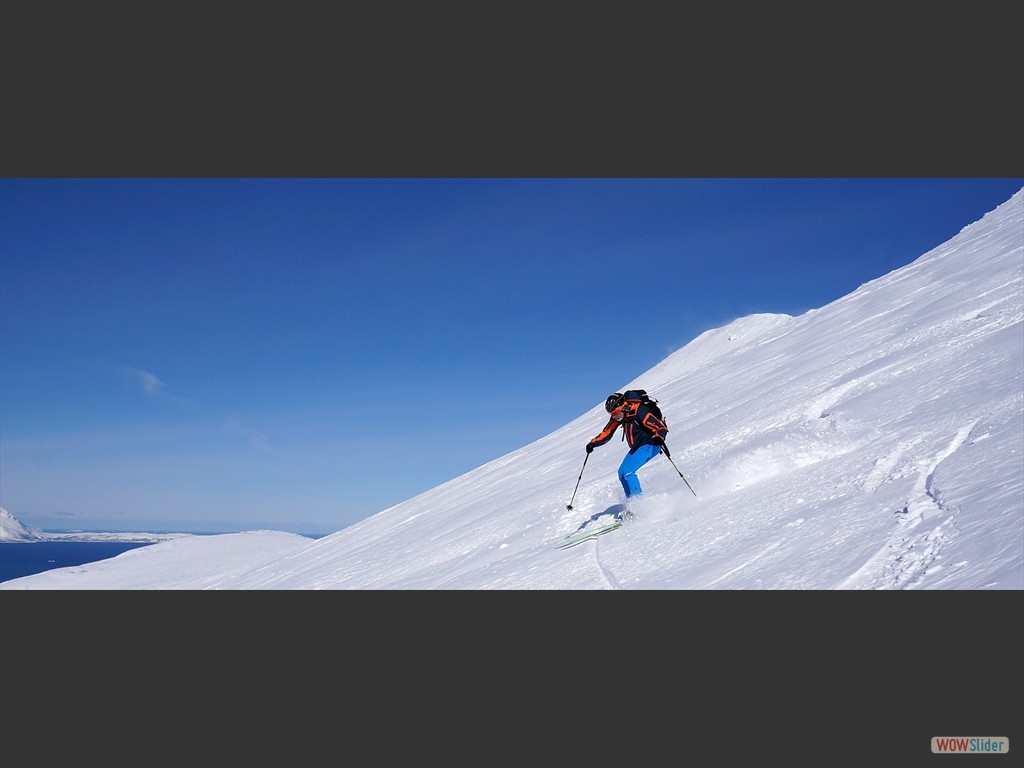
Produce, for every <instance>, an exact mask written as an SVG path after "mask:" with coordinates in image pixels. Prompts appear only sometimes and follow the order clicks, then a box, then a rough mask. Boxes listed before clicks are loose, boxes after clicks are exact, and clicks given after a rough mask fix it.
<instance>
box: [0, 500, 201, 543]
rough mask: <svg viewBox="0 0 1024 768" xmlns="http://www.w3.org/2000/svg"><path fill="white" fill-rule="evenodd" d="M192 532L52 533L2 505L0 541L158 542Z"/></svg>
mask: <svg viewBox="0 0 1024 768" xmlns="http://www.w3.org/2000/svg"><path fill="white" fill-rule="evenodd" d="M192 535H193V534H190V533H134V532H131V533H122V532H117V533H104V532H91V531H90V532H85V531H74V532H66V533H51V532H48V531H43V530H40V529H39V528H36V527H35V526H31V525H25V524H24V523H22V522H21V521H20V520H19V519H18V518H16V517H15V516H14V515H12V514H11V513H10V512H8V511H7V510H6V509H4V508H3V507H0V543H3V544H14V543H21V544H24V543H32V542H37V541H125V542H136V541H141V542H158V541H167V540H168V539H180V538H182V537H183V536H192Z"/></svg>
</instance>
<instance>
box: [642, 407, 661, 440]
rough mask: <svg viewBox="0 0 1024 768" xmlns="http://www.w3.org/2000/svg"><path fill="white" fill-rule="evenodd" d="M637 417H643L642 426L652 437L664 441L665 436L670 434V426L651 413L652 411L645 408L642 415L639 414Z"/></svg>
mask: <svg viewBox="0 0 1024 768" xmlns="http://www.w3.org/2000/svg"><path fill="white" fill-rule="evenodd" d="M637 415H638V416H640V417H641V418H640V424H641V426H643V428H644V429H646V430H647V431H648V432H650V433H651V434H652V435H655V436H657V437H660V438H661V439H662V440H664V439H665V436H666V435H667V434H668V426H667V425H666V424H665V422H663V421H662V420H661V419H659V418H658V417H657V416H655V415H654V414H653V413H651V411H650V409H648V408H644V409H642V413H638V414H637Z"/></svg>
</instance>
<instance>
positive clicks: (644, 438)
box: [590, 402, 668, 453]
mask: <svg viewBox="0 0 1024 768" xmlns="http://www.w3.org/2000/svg"><path fill="white" fill-rule="evenodd" d="M617 426H619V422H617V421H616V420H615V419H608V423H607V424H605V426H604V429H602V430H601V434H599V435H598V436H597V437H595V438H594V439H593V440H591V441H590V442H591V443H592V444H593V446H594V447H595V448H596V447H597V446H599V445H604V444H605V443H607V442H608V441H609V440H611V439H612V435H614V434H615V428H616V427H617ZM622 431H623V432H624V433H625V436H626V442H627V443H628V444H629V452H630V453H632V452H633V451H635V450H636V449H637V448H639V447H640V446H641V445H646V444H647V443H650V442H653V441H654V438H655V437H660V438H661V439H662V440H664V439H665V436H666V435H667V434H668V427H666V426H665V422H663V421H662V420H661V419H659V418H658V417H657V416H655V415H654V414H653V413H651V409H650V408H648V407H647V406H646V405H642V404H640V403H628V402H627V404H626V407H625V409H624V411H623V416H622Z"/></svg>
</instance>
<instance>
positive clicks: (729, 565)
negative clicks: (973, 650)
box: [2, 190, 1024, 590]
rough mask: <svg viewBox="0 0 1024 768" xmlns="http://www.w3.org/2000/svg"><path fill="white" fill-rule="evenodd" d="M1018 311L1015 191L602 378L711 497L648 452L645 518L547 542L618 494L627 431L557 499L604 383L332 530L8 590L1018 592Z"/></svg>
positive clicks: (1020, 264) (137, 558)
mask: <svg viewBox="0 0 1024 768" xmlns="http://www.w3.org/2000/svg"><path fill="white" fill-rule="evenodd" d="M822 257H823V258H827V257H828V254H823V255H822ZM1022 319H1024V190H1021V191H1019V192H1017V193H1016V194H1015V195H1014V196H1013V197H1012V198H1011V199H1010V200H1008V201H1007V202H1006V203H1004V204H1003V205H1001V206H999V207H998V208H997V209H995V210H994V211H992V212H990V213H989V214H987V215H986V216H985V217H984V218H982V219H981V220H980V221H978V222H975V223H973V224H971V225H969V226H967V227H965V228H964V229H963V230H961V231H960V233H959V234H957V235H956V236H955V237H953V238H952V239H950V240H949V241H948V242H946V243H944V244H942V245H940V246H938V247H936V248H934V249H932V250H931V251H929V252H927V253H925V254H923V255H922V256H920V257H919V258H917V259H916V260H915V261H913V262H912V263H910V264H908V265H907V266H906V267H903V268H901V269H898V270H895V271H893V272H891V273H889V274H887V275H884V276H882V277H880V278H878V279H876V280H873V281H871V282H869V283H866V284H864V285H862V286H860V287H859V288H858V289H857V290H855V291H853V292H852V293H850V294H849V295H847V296H844V297H842V298H840V299H838V300H836V301H834V302H832V303H831V304H828V305H827V306H824V307H821V308H819V309H815V310H812V311H809V312H807V313H805V314H803V315H801V316H798V317H789V316H784V315H752V316H749V317H743V318H740V319H738V320H736V321H734V322H732V323H730V324H729V325H727V326H725V327H723V328H718V329H715V330H711V331H708V332H706V333H704V334H702V335H701V336H699V337H697V338H696V339H694V340H693V341H692V342H691V343H690V344H688V345H686V346H685V347H683V348H682V349H680V350H678V351H676V352H675V353H673V354H672V355H670V356H669V357H668V358H666V359H665V360H664V361H662V362H661V363H659V364H658V365H656V366H655V367H654V368H652V369H651V370H650V371H647V372H644V373H643V374H641V375H639V376H637V377H636V378H635V379H634V380H632V381H627V382H608V387H607V389H608V392H611V391H613V390H618V391H622V390H623V389H624V388H627V387H632V386H639V387H643V388H646V389H647V390H648V391H649V392H650V393H651V394H652V395H653V396H655V397H656V398H658V400H659V401H660V404H661V406H662V409H663V411H664V413H665V416H666V418H667V421H668V423H669V427H670V429H671V432H670V434H669V439H668V444H669V447H670V448H671V450H672V456H673V459H674V461H675V464H676V466H677V467H678V468H679V469H680V470H682V472H683V473H684V474H685V476H686V479H687V480H688V481H689V483H690V485H692V486H693V488H694V490H695V491H696V494H697V496H696V497H695V496H694V495H693V494H692V493H691V492H690V490H689V489H688V488H687V486H686V485H685V483H683V481H682V479H681V478H680V477H679V475H678V474H677V472H676V469H675V468H674V467H673V465H672V464H671V463H670V462H669V461H668V460H666V459H664V458H663V457H658V458H656V459H655V460H654V461H652V462H651V463H650V464H648V465H647V466H646V467H644V468H643V469H642V470H641V471H640V479H641V482H642V483H643V485H644V489H645V494H644V497H643V499H642V500H641V502H640V505H639V518H638V519H637V520H635V521H633V522H630V523H628V524H627V525H626V526H624V527H623V528H621V529H620V530H618V531H615V532H613V533H611V534H609V535H607V536H604V537H602V538H600V539H597V540H595V541H591V542H588V543H586V544H583V545H581V546H578V547H575V548H572V549H568V550H561V549H559V548H558V546H557V545H558V544H559V541H560V539H561V538H562V537H564V536H565V535H567V534H569V533H572V532H573V531H575V530H577V529H578V528H579V527H580V526H581V525H582V524H584V523H587V522H588V521H590V520H594V521H603V520H605V519H607V518H608V517H609V516H610V514H611V513H612V512H614V511H615V510H616V509H617V508H618V506H617V505H618V504H619V503H620V502H621V501H622V492H621V488H620V487H619V483H618V480H617V478H616V474H615V471H616V468H617V466H618V464H619V462H620V460H621V458H622V455H623V454H624V452H625V449H624V446H623V444H622V443H620V442H619V441H618V438H617V437H616V438H613V440H612V441H611V442H610V443H608V444H607V445H605V446H603V447H601V448H598V449H597V450H595V452H594V453H593V454H592V455H591V457H590V459H589V460H588V462H587V464H586V466H585V468H584V469H583V475H582V479H581V482H580V486H579V491H578V492H577V494H576V497H575V501H574V505H573V506H574V509H573V510H571V511H570V510H568V509H567V508H566V505H567V502H568V501H569V498H570V496H571V494H572V492H573V488H574V486H575V484H576V481H577V478H578V477H579V476H580V471H581V468H583V467H582V464H583V460H584V457H585V453H584V450H583V446H584V444H585V443H586V442H587V440H588V439H589V438H590V437H592V436H594V435H596V434H597V432H598V431H599V430H600V429H601V427H602V426H603V425H604V422H605V414H604V411H603V407H602V405H603V398H602V402H601V403H597V404H595V406H594V407H593V408H592V409H590V410H589V411H588V412H586V413H584V414H582V415H580V417H579V418H577V419H575V420H574V421H572V422H570V423H569V424H566V425H565V426H564V427H562V428H561V429H559V430H556V431H555V432H553V433H551V434H549V435H546V436H544V437H542V438H540V439H539V440H537V441H535V442H533V443H531V444H529V445H526V446H524V447H522V448H520V449H519V450H517V451H514V452H512V453H510V454H508V455H506V456H504V457H502V458H500V459H497V460H495V461H491V462H489V463H487V464H484V465H482V466H480V467H479V468H477V469H476V470H473V471H471V472H468V473H466V474H465V475H462V476H461V477H457V478H455V479H453V480H451V481H449V482H447V483H444V484H442V485H440V486H438V487H436V488H434V489H432V490H430V491H428V492H425V493H423V494H420V495H419V496H416V497H414V498H412V499H409V500H408V501H406V502H403V503H401V504H398V505H396V506H394V507H391V508H389V509H387V510H384V511H382V512H380V513H378V514H376V515H374V516H372V517H370V518H367V519H366V520H363V521H361V522H359V523H357V524H355V525H353V526H351V527H349V528H346V529H344V530H342V531H339V532H337V533H335V534H332V535H331V536H327V537H325V538H322V539H319V540H315V541H312V542H306V541H303V540H302V537H296V538H291V537H288V538H285V537H286V535H285V534H280V535H279V536H277V537H274V536H272V535H270V534H269V532H257V533H258V534H259V535H257V533H252V534H231V535H224V536H213V537H190V538H188V539H183V540H179V541H174V542H166V543H161V544H155V545H153V546H150V547H145V548H142V549H139V550H134V551H132V552H129V553H126V554H124V555H121V556H119V557H117V558H113V559H111V560H108V561H104V562H103V563H93V564H89V565H87V566H81V567H78V568H75V569H73V570H74V572H73V573H69V572H68V571H70V570H72V569H61V570H57V571H49V572H46V573H42V574H37V575H34V576H29V577H25V578H22V579H16V580H13V581H9V582H6V583H4V584H3V585H2V588H3V589H143V588H145V589H182V588H186V589H187V588H199V587H202V588H210V589H227V590H252V589H415V590H424V589H430V590H479V589H546V590H555V589H561V590H584V589H586V590H589V589H647V590H654V589H660V590H664V589H699V590H709V589H825V590H827V589H957V590H981V589H996V590H1008V589H1022V588H1024V326H1022ZM437 450H444V446H443V444H441V443H439V444H438V446H437ZM396 471H401V468H400V467H399V468H396ZM268 536H269V538H276V540H277V543H278V544H280V551H276V552H275V551H272V550H271V549H268V548H267V547H266V546H265V545H266V542H267V537H268ZM240 541H243V542H251V546H252V557H251V559H250V562H249V565H248V566H246V564H245V563H244V560H245V557H244V556H242V555H241V554H240V550H239V542H240ZM219 542H220V543H222V544H223V548H224V551H223V553H221V551H220V549H219V547H218V543H219ZM275 546H276V545H275ZM129 556H130V557H129ZM175 563H177V564H176V565H175ZM183 563H187V568H186V569H184V570H187V571H188V572H187V574H186V575H184V576H183V575H182V571H183V568H182V564H183Z"/></svg>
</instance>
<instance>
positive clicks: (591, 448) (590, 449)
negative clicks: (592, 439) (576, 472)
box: [587, 443, 594, 453]
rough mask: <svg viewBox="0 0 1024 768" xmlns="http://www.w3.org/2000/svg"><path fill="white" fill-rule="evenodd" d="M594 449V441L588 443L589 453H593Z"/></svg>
mask: <svg viewBox="0 0 1024 768" xmlns="http://www.w3.org/2000/svg"><path fill="white" fill-rule="evenodd" d="M593 451H594V444H593V443H587V453H593Z"/></svg>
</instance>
